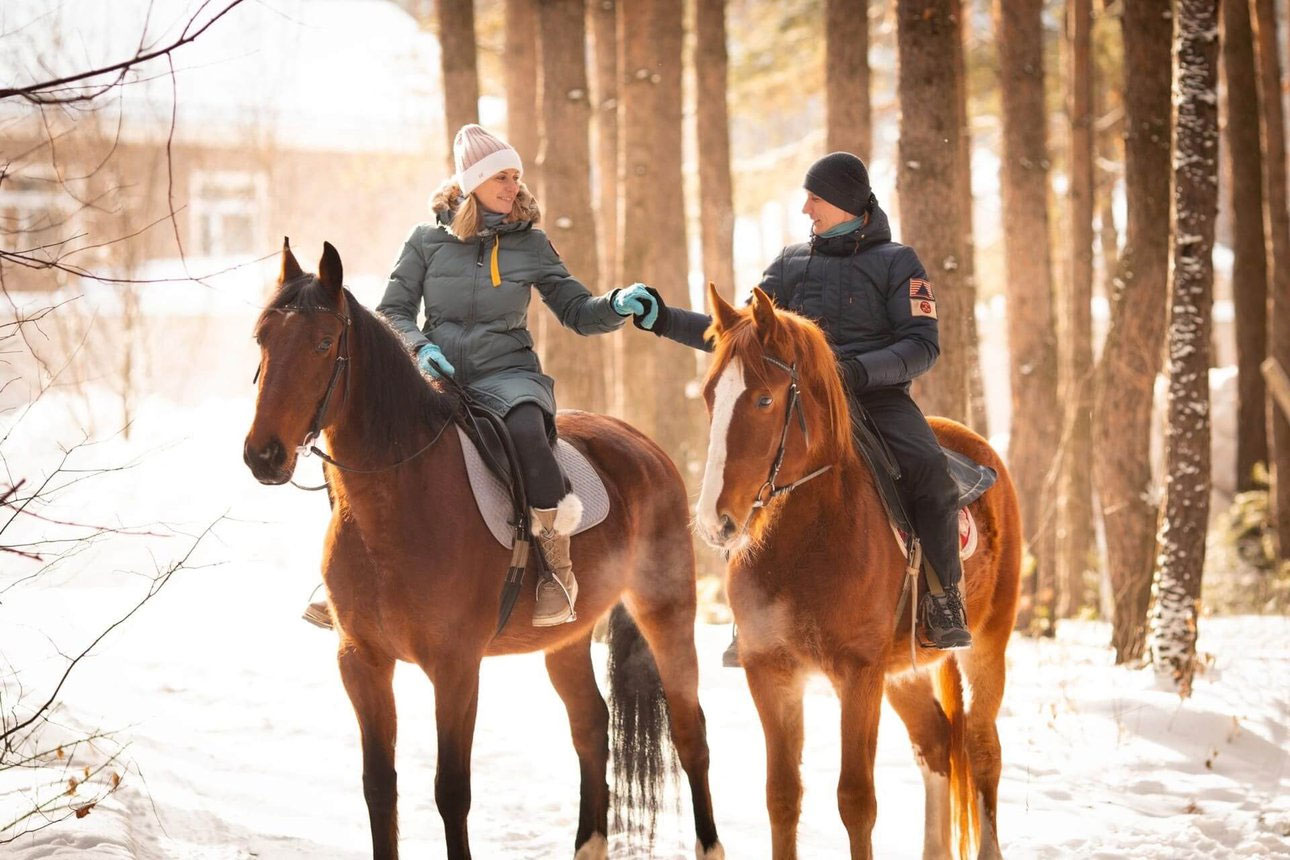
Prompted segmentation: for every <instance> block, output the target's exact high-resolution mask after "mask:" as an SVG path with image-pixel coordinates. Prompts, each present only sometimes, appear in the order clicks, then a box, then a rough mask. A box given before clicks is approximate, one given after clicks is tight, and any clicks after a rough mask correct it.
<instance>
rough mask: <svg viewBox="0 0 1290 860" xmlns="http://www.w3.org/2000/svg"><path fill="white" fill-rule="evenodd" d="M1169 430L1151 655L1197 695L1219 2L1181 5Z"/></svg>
mask: <svg viewBox="0 0 1290 860" xmlns="http://www.w3.org/2000/svg"><path fill="white" fill-rule="evenodd" d="M1177 14H1178V20H1177V37H1176V46H1175V51H1176V53H1175V60H1174V62H1175V73H1174V74H1175V85H1174V91H1175V93H1176V94H1177V95H1176V96H1175V103H1176V105H1177V112H1178V119H1177V122H1176V124H1175V129H1176V131H1175V138H1174V245H1173V260H1172V263H1173V266H1172V274H1173V278H1172V284H1171V291H1170V310H1169V423H1168V426H1167V429H1166V431H1165V474H1166V475H1167V477H1166V478H1165V499H1164V505H1163V510H1162V513H1161V520H1160V523H1161V525H1160V558H1159V561H1158V563H1157V564H1158V570H1157V573H1156V577H1157V579H1156V603H1155V608H1154V610H1153V611H1152V614H1151V657H1152V662H1154V663H1155V666H1156V671H1157V672H1159V673H1161V674H1163V675H1166V676H1168V677H1169V678H1170V679H1171V680H1172V681H1173V682H1174V683H1175V684H1176V685H1177V688H1178V692H1179V694H1181V695H1183V696H1188V695H1190V694H1191V682H1192V674H1193V672H1194V671H1195V665H1196V625H1197V621H1198V613H1197V605H1198V603H1199V602H1200V584H1201V574H1202V572H1203V570H1204V566H1205V532H1206V530H1207V526H1208V524H1209V490H1210V453H1209V405H1210V403H1209V353H1210V329H1211V325H1210V320H1211V309H1212V307H1213V304H1214V265H1213V251H1214V218H1215V215H1216V213H1217V210H1218V91H1217V90H1218V0H1179V3H1178V13H1177Z"/></svg>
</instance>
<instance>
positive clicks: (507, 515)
mask: <svg viewBox="0 0 1290 860" xmlns="http://www.w3.org/2000/svg"><path fill="white" fill-rule="evenodd" d="M457 438H458V439H460V440H461V451H462V456H463V458H464V459H465V462H466V474H467V475H469V476H470V489H471V492H472V494H473V495H474V497H475V506H476V507H477V508H478V509H479V514H480V516H482V517H483V518H484V523H485V524H486V525H487V526H488V530H489V531H490V532H492V535H493V537H494V538H496V539H497V542H498V543H499V544H501V545H502V546H504V547H506V548H507V549H510V546H511V541H512V539H513V538H514V536H515V524H514V523H513V522H511V517H512V515H513V512H514V510H513V507H512V504H511V493H510V490H509V489H507V487H506V485H505V484H504V483H502V481H501V479H500V478H498V477H497V475H495V474H494V473H493V471H492V470H491V469H490V468H489V466H488V465H487V464H486V463H485V461H484V456H483V455H481V454H480V451H479V449H478V448H477V447H475V443H474V442H473V441H472V440H471V438H470V437H469V436H468V435H467V434H466V432H465V431H464V430H463V429H462V428H461V427H460V426H458V427H457ZM498 445H499V449H500V443H498ZM555 458H556V461H557V462H558V463H559V464H560V469H561V470H562V471H563V472H564V474H565V476H566V477H567V478H568V479H569V483H570V485H571V488H572V491H573V492H574V493H577V494H578V498H580V499H581V500H582V519H581V520H580V521H579V523H578V525H577V527H576V528H575V529H574V530H573V534H575V535H576V534H578V533H579V532H584V531H586V530H587V529H589V528H591V527H592V526H595V525H598V524H600V523H601V522H603V521H604V519H605V517H607V516H609V493H608V491H606V490H605V484H604V481H602V480H601V479H600V474H599V473H598V472H597V471H596V469H595V467H594V466H592V465H591V462H590V461H589V460H588V459H587V458H586V457H585V456H584V455H583V453H582V452H581V451H579V450H578V449H577V448H575V447H573V446H572V445H570V444H569V443H568V442H566V441H565V440H563V439H558V440H556V445H555ZM501 461H502V462H505V457H502V458H501Z"/></svg>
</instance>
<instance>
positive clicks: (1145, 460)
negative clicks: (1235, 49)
mask: <svg viewBox="0 0 1290 860" xmlns="http://www.w3.org/2000/svg"><path fill="white" fill-rule="evenodd" d="M1121 24H1122V30H1123V36H1124V106H1125V116H1124V130H1125V152H1124V161H1125V167H1124V175H1125V182H1124V185H1125V195H1126V197H1127V199H1128V224H1127V227H1126V238H1125V244H1124V250H1123V251H1122V252H1121V254H1120V259H1119V265H1118V267H1117V269H1116V275H1115V279H1114V286H1115V293H1114V294H1113V295H1112V296H1111V297H1110V298H1111V325H1110V330H1109V331H1108V332H1107V336H1106V340H1105V342H1104V344H1103V346H1102V357H1101V359H1100V361H1099V363H1098V369H1097V390H1096V393H1095V397H1096V402H1095V406H1094V418H1093V420H1094V427H1093V433H1094V437H1093V440H1094V441H1093V465H1094V478H1095V480H1096V482H1097V495H1098V502H1099V504H1100V505H1101V509H1102V522H1103V527H1104V528H1105V530H1106V553H1107V555H1106V560H1107V569H1108V571H1109V572H1110V580H1111V591H1112V598H1113V600H1114V602H1115V609H1114V615H1113V617H1112V632H1111V644H1112V645H1113V646H1114V648H1115V659H1116V662H1117V663H1125V662H1130V661H1135V660H1137V659H1139V658H1140V657H1142V655H1143V648H1144V646H1145V641H1146V635H1145V634H1146V619H1147V604H1148V600H1149V598H1150V596H1151V566H1152V561H1153V557H1154V555H1155V531H1156V505H1155V504H1154V502H1153V498H1154V495H1155V492H1154V489H1153V485H1152V480H1151V462H1150V459H1149V453H1148V450H1149V441H1150V432H1151V427H1150V422H1151V404H1152V394H1153V387H1154V385H1155V379H1156V374H1157V373H1158V372H1159V370H1160V364H1161V359H1162V356H1163V346H1164V324H1165V314H1166V298H1165V297H1166V293H1167V289H1166V276H1167V264H1168V257H1169V127H1170V115H1169V84H1170V77H1169V75H1170V62H1169V51H1170V44H1171V40H1172V37H1173V34H1172V21H1171V20H1170V19H1169V18H1168V17H1165V16H1164V15H1162V14H1161V13H1160V6H1159V4H1158V3H1157V2H1156V0H1125V4H1124V18H1123V19H1122V22H1121Z"/></svg>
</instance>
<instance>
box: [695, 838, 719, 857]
mask: <svg viewBox="0 0 1290 860" xmlns="http://www.w3.org/2000/svg"><path fill="white" fill-rule="evenodd" d="M694 860H726V849H724V848H722V847H721V843H720V842H713V843H712V847H711V848H709V849H707V850H706V851H705V850H704V849H703V843H702V842H696V843H694Z"/></svg>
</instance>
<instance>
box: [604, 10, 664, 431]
mask: <svg viewBox="0 0 1290 860" xmlns="http://www.w3.org/2000/svg"><path fill="white" fill-rule="evenodd" d="M653 6H654V4H653V2H652V0H631V2H628V3H623V4H622V5H621V6H620V7H619V11H618V50H619V55H618V72H619V78H618V80H619V87H618V93H619V100H618V111H619V113H618V132H619V137H618V140H619V148H620V150H621V153H620V158H621V162H620V164H621V167H620V172H619V174H618V175H619V177H620V178H621V183H622V184H621V186H620V188H619V194H620V195H621V197H622V208H621V209H620V213H621V216H622V224H621V225H620V226H619V235H620V236H621V237H622V244H621V245H620V246H619V251H618V261H619V263H618V265H619V271H618V276H617V277H616V278H615V279H614V280H615V282H616V283H618V284H630V283H632V282H633V281H643V282H644V283H647V284H650V285H654V284H656V283H657V280H658V279H657V277H656V275H655V268H654V259H655V256H656V254H655V248H654V243H653V238H654V228H655V222H656V221H657V218H656V216H655V189H656V187H657V185H658V182H659V178H658V176H659V174H658V171H657V165H656V164H655V162H654V136H653V127H654V123H655V121H656V118H655V115H654V112H655V110H656V107H655V102H656V98H655V93H656V91H657V89H658V75H657V74H656V72H655V54H654V40H653V39H642V38H640V34H641V33H648V32H649V30H650V26H651V22H652V20H653V14H652V10H653ZM675 192H676V193H680V189H675ZM616 340H617V341H618V343H619V347H620V368H621V370H620V372H619V374H618V377H617V382H618V385H619V390H618V391H617V392H615V398H616V401H615V402H617V403H621V404H622V408H623V417H624V418H626V420H627V421H628V422H630V423H631V424H632V425H634V426H635V427H636V429H638V430H640V431H641V432H642V433H644V434H645V435H647V436H651V437H652V436H654V435H655V427H654V410H655V406H654V396H653V392H652V391H651V390H649V389H648V388H647V389H646V390H644V391H642V390H641V387H640V386H639V385H632V384H631V380H640V379H649V380H653V379H654V356H655V350H654V344H652V343H651V341H652V340H654V338H653V337H652V336H651V337H646V336H644V334H643V333H641V332H637V331H627V332H624V333H623V334H622V336H621V337H619V338H616ZM651 387H652V383H651Z"/></svg>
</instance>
